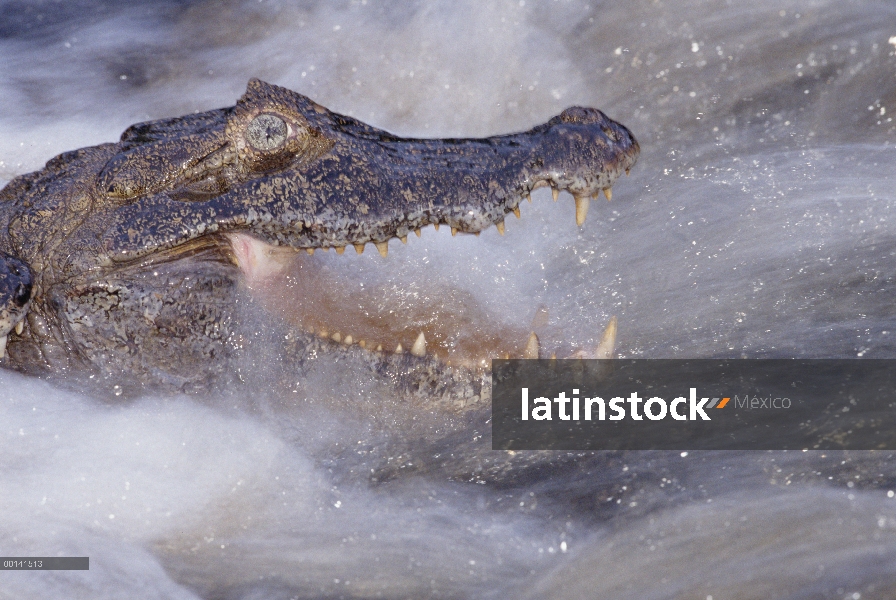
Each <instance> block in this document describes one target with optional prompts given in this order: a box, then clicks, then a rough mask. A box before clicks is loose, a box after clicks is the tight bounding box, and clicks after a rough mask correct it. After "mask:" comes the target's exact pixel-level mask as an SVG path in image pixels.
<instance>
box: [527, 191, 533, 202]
mask: <svg viewBox="0 0 896 600" xmlns="http://www.w3.org/2000/svg"><path fill="white" fill-rule="evenodd" d="M526 200H528V201H529V204H532V194H531V193H530V194H526Z"/></svg>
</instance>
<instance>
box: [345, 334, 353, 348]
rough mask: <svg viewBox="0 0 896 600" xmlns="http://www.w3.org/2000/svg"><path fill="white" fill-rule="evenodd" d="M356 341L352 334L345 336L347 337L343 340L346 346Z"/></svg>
mask: <svg viewBox="0 0 896 600" xmlns="http://www.w3.org/2000/svg"><path fill="white" fill-rule="evenodd" d="M354 341H355V340H354V339H353V338H352V336H350V335H347V336H345V339H344V340H342V342H343V343H344V344H345V345H346V346H351V345H352V344H353V343H354Z"/></svg>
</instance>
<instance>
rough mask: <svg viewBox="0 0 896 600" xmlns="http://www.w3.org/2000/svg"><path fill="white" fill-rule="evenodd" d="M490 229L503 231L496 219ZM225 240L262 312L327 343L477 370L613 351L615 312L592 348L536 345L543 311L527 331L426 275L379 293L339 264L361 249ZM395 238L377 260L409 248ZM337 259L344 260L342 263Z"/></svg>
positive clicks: (545, 327)
mask: <svg viewBox="0 0 896 600" xmlns="http://www.w3.org/2000/svg"><path fill="white" fill-rule="evenodd" d="M579 206H580V201H579V200H577V201H576V209H577V210H576V221H577V223H579V224H581V222H580V214H581V211H580V209H579ZM517 210H518V209H517ZM497 230H498V233H500V234H501V235H503V234H504V232H503V223H501V226H500V227H497ZM418 231H419V230H418ZM437 232H438V233H437ZM424 233H425V235H426V236H427V237H428V236H430V235H445V234H446V232H445V230H444V229H442V230H441V231H439V227H438V225H436V226H434V227H433V228H426V229H425V230H424ZM456 233H457V232H456V231H453V232H452V235H454V234H456ZM418 235H419V234H418ZM477 235H478V234H477ZM227 239H228V240H229V242H230V244H231V247H232V249H233V259H234V262H236V264H237V265H238V266H239V268H240V270H241V272H242V274H243V276H244V278H245V282H246V284H247V286H248V287H249V288H250V289H251V290H252V291H253V293H254V295H255V296H256V298H257V299H258V300H259V301H260V302H261V303H262V304H263V305H264V306H265V308H266V309H268V310H270V311H272V312H274V313H276V314H278V315H280V316H281V317H282V318H284V319H285V320H286V321H287V322H289V323H290V324H291V325H292V326H293V327H296V328H297V329H300V330H303V331H305V332H307V333H310V334H313V335H315V336H317V337H319V338H322V339H327V340H329V341H331V342H333V343H337V344H344V345H357V346H359V347H361V348H364V349H366V350H369V351H373V352H394V353H410V354H412V355H416V356H420V357H423V356H427V355H428V356H433V357H435V358H437V359H439V360H441V361H443V362H445V363H446V364H448V365H460V366H464V367H467V368H473V369H477V370H478V369H487V368H488V367H489V365H490V361H491V360H492V359H499V358H530V359H531V358H552V357H555V358H611V357H612V356H613V352H614V348H615V338H616V328H617V325H616V318H615V317H613V318H611V319H610V321H609V322H608V324H607V326H606V328H605V330H604V331H603V332H602V334H601V335H600V336H599V342H597V343H596V344H595V345H594V346H592V347H588V348H576V347H573V346H570V345H569V344H565V345H564V344H555V345H553V346H544V345H543V343H542V341H541V340H540V339H539V335H538V334H539V333H540V332H548V331H550V321H551V310H550V308H549V307H546V306H536V307H533V308H532V310H533V311H534V315H533V317H532V320H531V322H530V323H529V326H528V327H521V326H519V325H509V324H506V323H502V322H501V320H500V319H495V318H494V316H493V315H492V314H490V312H489V310H488V309H487V308H486V307H485V306H483V304H482V302H481V301H480V300H479V299H478V298H476V296H475V295H474V294H473V293H471V292H470V291H467V290H463V289H459V288H457V287H453V286H451V285H450V284H448V283H444V282H441V281H432V280H429V281H425V282H415V283H414V284H413V285H410V286H407V287H404V288H402V287H401V284H387V285H386V286H385V287H386V288H388V289H384V288H383V286H382V285H381V284H377V283H376V282H366V283H365V282H364V281H362V280H360V279H358V278H354V277H351V276H346V273H345V268H342V267H343V266H347V268H348V269H349V271H351V270H352V269H353V268H354V267H355V266H358V267H359V268H360V267H361V261H367V260H368V258H369V257H366V256H365V257H361V256H359V255H361V254H362V253H363V250H364V247H363V245H360V246H359V247H358V248H357V249H356V250H351V251H349V252H345V247H338V248H336V249H335V251H334V253H333V254H337V255H341V256H340V258H338V259H337V260H336V261H335V262H334V261H332V260H327V259H326V258H324V259H322V258H321V254H320V253H322V252H328V251H329V250H330V249H331V248H329V247H324V248H320V249H318V252H314V251H307V252H306V251H302V250H300V249H293V248H289V247H282V246H272V245H270V244H267V243H265V242H263V241H261V240H258V239H257V238H254V237H252V236H250V235H248V234H243V233H234V234H228V235H227ZM401 241H402V242H403V244H402V246H399V247H398V248H393V253H392V256H391V257H389V258H388V259H387V255H388V254H387V253H388V251H387V249H379V246H380V245H383V246H385V245H386V243H382V244H376V246H377V248H378V249H379V254H380V255H382V257H383V259H387V260H395V259H397V260H402V259H401V258H400V256H401V253H402V252H403V251H413V249H412V248H410V247H408V248H405V247H404V244H408V241H407V240H406V239H403V240H401ZM371 245H373V244H371ZM408 245H409V246H412V245H413V242H411V243H410V244H408ZM378 260H381V259H378ZM342 261H346V263H348V264H347V265H345V264H344V263H343V265H340V264H339V263H341V262H342ZM367 265H368V266H369V262H368V263H367ZM597 333H599V332H595V334H597Z"/></svg>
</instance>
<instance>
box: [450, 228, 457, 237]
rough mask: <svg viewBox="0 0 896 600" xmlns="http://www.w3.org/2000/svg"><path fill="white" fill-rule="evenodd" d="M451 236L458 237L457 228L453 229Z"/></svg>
mask: <svg viewBox="0 0 896 600" xmlns="http://www.w3.org/2000/svg"><path fill="white" fill-rule="evenodd" d="M451 235H457V227H452V228H451Z"/></svg>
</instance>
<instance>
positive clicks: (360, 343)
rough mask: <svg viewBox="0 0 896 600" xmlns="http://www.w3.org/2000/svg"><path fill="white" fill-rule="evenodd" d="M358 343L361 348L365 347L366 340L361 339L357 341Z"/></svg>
mask: <svg viewBox="0 0 896 600" xmlns="http://www.w3.org/2000/svg"><path fill="white" fill-rule="evenodd" d="M358 345H359V346H361V347H362V348H366V347H367V342H365V341H364V340H361V341H360V342H358Z"/></svg>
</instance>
